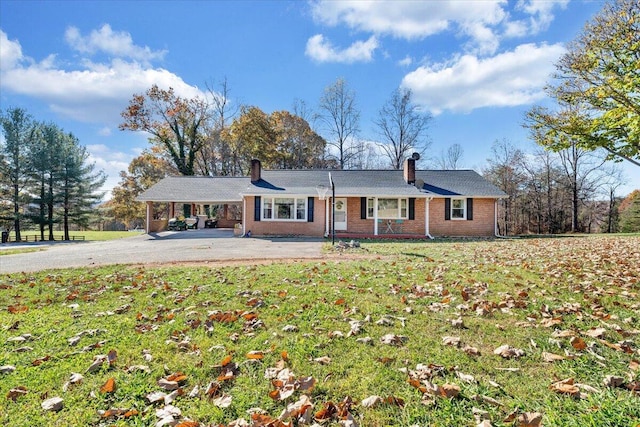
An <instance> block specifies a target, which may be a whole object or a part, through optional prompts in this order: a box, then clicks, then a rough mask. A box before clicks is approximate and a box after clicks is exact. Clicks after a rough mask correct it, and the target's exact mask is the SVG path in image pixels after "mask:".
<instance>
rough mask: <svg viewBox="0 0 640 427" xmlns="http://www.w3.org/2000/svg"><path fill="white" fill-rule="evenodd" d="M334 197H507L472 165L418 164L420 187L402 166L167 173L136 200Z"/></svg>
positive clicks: (206, 200)
mask: <svg viewBox="0 0 640 427" xmlns="http://www.w3.org/2000/svg"><path fill="white" fill-rule="evenodd" d="M329 174H331V177H332V179H333V182H334V184H335V190H336V196H337V197H348V196H353V197H355V196H358V197H364V196H379V197H385V196H393V197H451V196H454V197H455V196H464V197H489V198H499V197H506V194H505V193H504V192H502V191H501V190H500V189H499V188H497V187H496V186H494V185H493V184H491V183H489V182H488V181H486V180H485V179H484V178H482V177H481V176H480V175H479V174H477V173H476V172H474V171H472V170H455V171H442V170H417V171H416V180H418V182H419V180H422V181H423V182H424V185H423V187H422V189H418V188H416V186H414V185H409V184H407V183H405V182H404V177H403V171H401V170H330V171H329V170H263V171H262V174H261V177H262V179H261V180H260V181H258V182H256V183H252V182H251V181H250V178H249V177H169V178H165V179H163V180H162V181H160V182H159V183H157V184H156V185H154V186H153V187H151V188H150V189H148V190H147V191H145V192H144V193H142V194H141V195H140V196H139V197H138V200H140V201H158V202H162V201H175V202H240V201H241V200H242V195H247V196H269V195H271V196H276V195H296V196H315V195H317V194H318V193H317V190H316V186H318V185H325V186H327V187H330V184H329Z"/></svg>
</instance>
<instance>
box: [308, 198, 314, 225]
mask: <svg viewBox="0 0 640 427" xmlns="http://www.w3.org/2000/svg"><path fill="white" fill-rule="evenodd" d="M313 200H314V199H313V197H309V198H308V199H307V222H313Z"/></svg>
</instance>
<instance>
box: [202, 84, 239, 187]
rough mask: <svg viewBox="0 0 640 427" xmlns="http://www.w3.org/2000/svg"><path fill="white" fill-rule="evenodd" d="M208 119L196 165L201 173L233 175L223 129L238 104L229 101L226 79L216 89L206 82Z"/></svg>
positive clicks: (232, 116)
mask: <svg viewBox="0 0 640 427" xmlns="http://www.w3.org/2000/svg"><path fill="white" fill-rule="evenodd" d="M206 86H207V95H208V96H207V98H208V102H209V110H210V112H209V114H210V120H208V121H207V123H206V128H205V130H204V142H203V145H202V149H201V150H200V152H199V153H198V157H197V166H198V169H199V173H200V174H201V175H214V176H215V175H234V172H235V170H234V167H233V162H232V161H231V159H232V156H231V149H230V143H229V141H227V140H225V139H224V135H225V132H224V130H225V129H226V128H227V127H228V126H229V122H230V121H231V120H232V119H233V118H234V117H235V116H236V115H237V113H238V111H239V110H240V106H239V105H238V104H237V103H236V104H233V103H232V102H231V101H230V90H229V84H228V82H227V79H226V78H225V79H223V80H222V81H221V82H219V83H218V90H217V91H216V90H215V88H214V84H213V83H211V84H210V83H207V85H206Z"/></svg>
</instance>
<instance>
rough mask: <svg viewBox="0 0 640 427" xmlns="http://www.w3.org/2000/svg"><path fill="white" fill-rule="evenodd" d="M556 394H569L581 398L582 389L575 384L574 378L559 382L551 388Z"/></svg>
mask: <svg viewBox="0 0 640 427" xmlns="http://www.w3.org/2000/svg"><path fill="white" fill-rule="evenodd" d="M549 388H550V389H551V390H553V391H555V392H556V393H560V394H568V395H569V396H571V397H576V398H580V389H579V388H578V387H577V386H576V385H575V384H574V381H573V378H567V379H566V380H562V381H557V382H555V383H553V384H551V385H550V386H549Z"/></svg>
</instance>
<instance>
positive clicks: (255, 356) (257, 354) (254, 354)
mask: <svg viewBox="0 0 640 427" xmlns="http://www.w3.org/2000/svg"><path fill="white" fill-rule="evenodd" d="M263 358H264V353H263V352H262V351H259V350H253V351H250V352H249V353H247V359H250V360H262V359H263Z"/></svg>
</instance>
